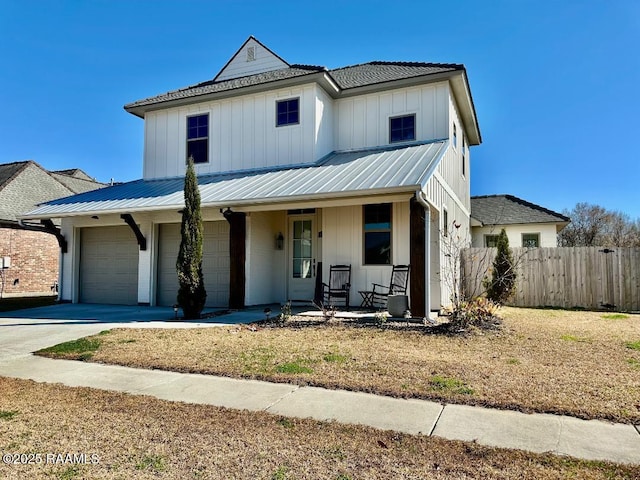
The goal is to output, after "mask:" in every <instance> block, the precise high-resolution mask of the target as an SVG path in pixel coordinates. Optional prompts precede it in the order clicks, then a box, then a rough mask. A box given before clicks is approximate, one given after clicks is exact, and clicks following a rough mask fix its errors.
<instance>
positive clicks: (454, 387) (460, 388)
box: [429, 375, 473, 395]
mask: <svg viewBox="0 0 640 480" xmlns="http://www.w3.org/2000/svg"><path fill="white" fill-rule="evenodd" d="M429 385H430V386H431V388H433V389H434V390H438V391H445V392H451V393H458V394H461V395H473V390H472V389H470V388H469V387H467V386H466V385H465V384H464V382H462V381H460V380H458V379H456V378H445V377H441V376H439V375H435V376H433V377H431V378H430V379H429Z"/></svg>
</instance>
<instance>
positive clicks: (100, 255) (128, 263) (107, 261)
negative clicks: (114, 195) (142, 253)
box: [80, 225, 139, 305]
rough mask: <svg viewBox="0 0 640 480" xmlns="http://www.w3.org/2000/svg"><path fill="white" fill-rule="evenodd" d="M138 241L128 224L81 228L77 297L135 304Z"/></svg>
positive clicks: (85, 299) (102, 301) (136, 299)
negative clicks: (78, 291)
mask: <svg viewBox="0 0 640 480" xmlns="http://www.w3.org/2000/svg"><path fill="white" fill-rule="evenodd" d="M138 252H139V247H138V242H137V240H136V237H135V235H134V234H133V232H132V231H131V229H130V228H129V227H128V226H126V225H125V226H122V227H94V228H83V229H82V232H81V237H80V301H81V302H82V303H109V304H116V305H137V303H138Z"/></svg>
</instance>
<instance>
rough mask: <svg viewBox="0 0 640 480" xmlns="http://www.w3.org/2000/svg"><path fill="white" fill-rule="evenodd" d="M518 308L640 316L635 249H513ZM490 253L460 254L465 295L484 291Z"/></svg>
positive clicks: (639, 261)
mask: <svg viewBox="0 0 640 480" xmlns="http://www.w3.org/2000/svg"><path fill="white" fill-rule="evenodd" d="M511 250H512V252H513V258H514V261H515V263H516V264H517V266H516V271H517V274H518V277H517V286H516V294H515V295H514V297H513V298H512V299H511V301H510V302H509V304H510V305H514V306H519V307H562V308H574V307H578V308H586V309H591V310H595V309H611V310H618V311H640V248H618V247H612V248H604V247H556V248H512V249H511ZM495 254H496V249H495V248H468V249H465V250H463V251H462V255H461V271H462V282H463V288H464V291H465V292H466V293H467V294H468V295H470V296H476V295H479V294H480V293H482V292H483V291H484V288H483V286H482V280H483V278H484V277H485V276H487V277H489V278H490V276H491V268H492V263H493V259H494V257H495Z"/></svg>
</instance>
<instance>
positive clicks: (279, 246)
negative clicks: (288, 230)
mask: <svg viewBox="0 0 640 480" xmlns="http://www.w3.org/2000/svg"><path fill="white" fill-rule="evenodd" d="M282 249H284V236H283V235H282V232H279V233H278V235H277V236H276V250H282Z"/></svg>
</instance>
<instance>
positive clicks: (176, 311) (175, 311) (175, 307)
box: [173, 304, 178, 320]
mask: <svg viewBox="0 0 640 480" xmlns="http://www.w3.org/2000/svg"><path fill="white" fill-rule="evenodd" d="M173 317H174V318H175V319H176V320H177V319H178V304H175V305H174V306H173Z"/></svg>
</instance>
